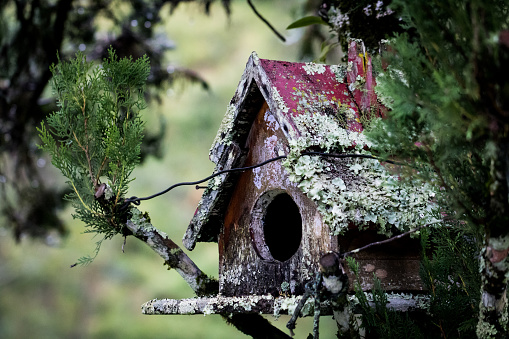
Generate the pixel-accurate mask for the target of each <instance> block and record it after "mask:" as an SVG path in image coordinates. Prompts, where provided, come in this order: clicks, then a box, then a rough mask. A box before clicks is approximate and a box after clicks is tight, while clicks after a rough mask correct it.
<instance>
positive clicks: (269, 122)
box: [219, 105, 337, 296]
mask: <svg viewBox="0 0 509 339" xmlns="http://www.w3.org/2000/svg"><path fill="white" fill-rule="evenodd" d="M286 140H287V139H286V138H285V137H284V134H283V132H282V130H281V127H280V125H279V124H278V122H277V121H276V119H275V118H274V116H273V115H272V112H271V111H270V110H269V108H268V106H267V105H264V106H263V107H262V109H261V110H260V112H259V113H258V115H257V118H256V119H255V121H254V122H253V126H252V129H251V132H250V134H249V137H248V139H247V141H246V149H249V152H248V155H247V157H246V162H245V164H244V165H245V166H249V165H252V164H256V163H260V162H262V161H264V160H267V159H269V158H272V157H275V156H278V155H280V154H286V152H287V151H288V144H287V141H286ZM279 194H281V195H288V196H289V197H291V200H293V202H294V203H295V205H296V206H297V208H298V210H297V211H296V210H291V211H290V210H289V209H284V206H283V208H282V209H281V210H280V211H278V213H280V214H281V218H278V219H279V222H280V223H285V222H288V221H290V220H294V218H293V217H291V216H290V215H289V213H293V214H295V213H297V214H299V216H300V218H301V225H295V228H293V229H292V228H291V227H290V228H289V230H288V233H287V234H280V235H279V237H277V239H272V240H274V241H275V243H274V242H273V243H272V247H273V249H272V251H273V252H274V251H275V250H277V249H274V247H276V248H279V247H284V246H285V243H286V242H287V241H288V240H289V238H290V237H291V236H292V234H290V232H300V233H301V234H302V239H301V241H300V246H298V247H297V248H298V249H297V251H296V253H295V254H294V255H291V253H290V254H289V255H290V256H291V258H290V259H289V260H286V261H280V260H277V259H274V257H273V255H272V254H273V253H272V254H271V249H269V248H268V246H267V244H268V243H267V240H268V239H265V237H264V226H266V224H267V223H266V222H265V221H266V220H265V219H264V218H265V217H266V209H267V205H268V204H270V203H271V202H272V201H273V198H275V197H276V196H278V195H279ZM269 226H270V227H274V228H277V227H283V225H277V224H275V225H269ZM329 233H330V232H329V230H328V228H327V227H326V226H324V225H323V222H322V219H321V216H320V214H319V212H318V211H317V209H316V205H315V204H314V203H313V202H312V201H311V200H310V199H309V198H307V197H306V195H304V193H302V191H301V190H300V189H299V188H298V187H297V185H296V184H294V183H292V182H290V180H289V179H288V174H287V173H286V171H285V169H284V168H283V166H282V164H281V163H280V162H274V163H271V164H269V165H267V166H264V167H261V168H258V169H256V170H253V171H246V172H244V173H242V174H241V175H240V176H239V178H238V181H237V183H236V186H235V189H234V191H233V193H232V197H231V200H230V204H229V206H228V208H227V209H226V215H225V221H224V228H223V230H222V232H221V233H220V235H219V258H220V259H219V267H220V268H219V275H220V293H221V294H223V295H225V296H241V295H250V294H257V295H263V294H267V293H271V294H275V295H279V294H284V293H291V294H302V293H303V290H304V283H305V282H306V281H308V280H309V279H311V278H312V275H313V274H314V273H316V272H318V270H319V267H318V260H319V258H320V257H321V255H322V254H323V253H326V252H328V251H331V250H335V249H337V244H336V239H335V237H333V236H331V235H330V234H329ZM276 234H277V233H276ZM274 237H275V236H274ZM283 284H285V285H286V287H287V288H286V289H285V288H284V287H285V285H283ZM282 285H283V286H282Z"/></svg>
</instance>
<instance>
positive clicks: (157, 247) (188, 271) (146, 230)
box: [126, 208, 219, 296]
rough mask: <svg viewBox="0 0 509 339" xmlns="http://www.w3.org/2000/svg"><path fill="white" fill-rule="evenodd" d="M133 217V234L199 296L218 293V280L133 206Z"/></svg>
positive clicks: (131, 224)
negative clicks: (207, 273) (200, 267)
mask: <svg viewBox="0 0 509 339" xmlns="http://www.w3.org/2000/svg"><path fill="white" fill-rule="evenodd" d="M131 211H132V213H133V218H132V219H130V220H128V221H127V224H126V225H127V228H128V229H129V230H130V231H131V232H132V234H133V235H134V236H135V237H136V238H138V239H140V240H141V241H143V242H144V243H146V244H147V245H148V246H149V247H150V248H152V250H154V252H156V253H157V254H159V256H160V257H161V258H163V259H164V263H165V264H166V265H168V266H169V267H171V268H174V269H175V270H176V271H177V272H178V273H179V274H180V275H181V276H182V278H184V280H185V281H186V282H187V284H188V285H189V286H190V287H191V288H192V289H193V291H194V292H195V293H196V295H198V296H206V295H212V294H216V293H218V291H219V284H218V282H217V280H215V279H212V278H210V277H208V276H207V275H206V274H205V273H203V272H202V271H201V270H200V269H199V268H198V266H196V264H195V263H194V262H193V261H192V260H191V258H189V257H188V256H187V254H185V253H184V251H182V249H181V248H180V247H179V246H178V245H177V244H175V242H173V241H172V240H171V239H169V238H168V236H167V235H166V234H164V233H162V232H160V231H159V230H157V229H156V228H155V227H154V226H152V224H151V223H150V222H149V220H148V219H147V217H146V216H142V215H141V212H140V211H139V210H138V209H136V208H133V209H132V210H131Z"/></svg>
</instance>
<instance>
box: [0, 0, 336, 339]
mask: <svg viewBox="0 0 509 339" xmlns="http://www.w3.org/2000/svg"><path fill="white" fill-rule="evenodd" d="M256 5H257V9H258V10H259V11H260V12H261V13H263V15H264V16H265V18H266V19H268V20H269V21H270V22H271V23H272V24H273V25H274V26H275V27H276V28H277V29H278V30H279V31H280V32H283V33H284V35H285V36H286V37H287V38H288V41H287V43H286V44H284V43H282V42H280V41H279V40H278V39H277V37H276V36H275V35H274V34H273V33H272V32H271V31H270V30H269V29H268V28H267V27H266V26H265V25H264V24H263V23H262V22H261V21H260V20H259V19H258V18H257V17H256V16H255V15H254V13H253V12H252V11H251V9H250V8H249V6H248V5H247V3H246V2H244V1H234V2H233V3H232V15H231V16H230V17H229V18H228V17H227V16H226V13H225V11H224V10H223V8H221V6H219V5H215V6H212V7H211V14H210V16H205V15H204V14H203V12H202V9H201V8H200V7H198V6H197V5H196V4H190V5H187V4H182V5H181V6H179V7H178V8H177V10H176V11H175V13H174V14H173V15H171V16H170V15H169V14H168V15H167V16H166V18H165V20H164V24H163V25H161V27H160V29H162V30H165V32H166V33H167V34H168V35H169V37H170V38H171V39H172V40H173V41H174V42H175V43H176V45H177V48H176V50H174V51H171V52H170V53H169V54H168V57H169V58H170V59H171V61H172V63H173V64H176V65H178V66H182V67H187V68H190V69H192V70H194V71H196V72H198V73H199V74H200V75H201V76H202V77H204V78H205V80H206V81H207V82H208V83H209V85H210V91H205V90H203V89H202V88H201V87H200V86H198V85H191V84H186V83H179V84H177V85H176V86H173V87H172V89H170V90H168V91H167V92H166V96H165V97H164V100H163V101H162V103H161V104H157V103H153V104H151V105H150V106H149V108H148V109H147V110H146V111H145V113H144V114H145V120H146V121H147V124H148V126H149V128H154V129H157V128H158V127H159V124H160V121H161V120H160V119H161V118H162V117H164V119H165V120H166V122H167V124H166V128H167V133H166V137H165V149H164V157H163V159H162V160H157V159H154V158H149V159H148V160H147V161H145V163H144V164H143V166H141V167H139V168H138V169H137V170H136V171H135V173H134V176H135V177H136V180H135V181H134V182H133V183H132V185H131V189H130V192H129V195H136V196H147V195H150V194H153V193H155V192H158V191H160V190H162V189H164V188H166V187H168V186H170V185H172V184H174V183H176V182H181V181H189V180H197V179H201V178H203V177H205V176H207V175H209V174H211V172H212V170H213V164H212V163H211V162H210V161H209V160H208V150H209V148H210V145H211V143H212V140H213V139H214V137H215V134H216V131H217V129H218V127H219V124H220V122H221V119H222V117H223V115H224V113H225V109H226V106H227V104H228V103H229V101H230V99H231V97H232V96H233V95H234V93H235V89H236V87H237V84H238V81H239V80H240V77H241V75H242V72H243V70H244V67H245V64H246V62H247V60H248V58H249V55H250V54H251V52H252V51H256V52H257V53H258V55H259V56H260V57H261V58H266V59H279V60H287V61H298V44H297V43H296V42H297V40H298V38H299V34H300V33H301V32H300V31H298V30H294V31H285V27H286V26H287V25H288V24H290V23H291V22H293V21H295V19H297V18H298V17H299V15H300V13H299V11H298V10H299V8H300V7H301V5H302V4H301V3H299V2H290V1H277V2H271V1H266V2H262V1H257V2H256ZM293 7H295V9H293ZM48 164H49V161H48ZM47 167H48V168H47V170H48V180H56V181H57V184H63V181H64V180H63V178H61V176H60V174H59V173H57V172H56V171H54V170H53V169H52V168H51V165H47ZM54 178H56V179H54ZM200 196H201V191H196V190H195V189H194V188H193V187H180V188H177V189H176V190H174V191H172V192H170V193H169V194H167V195H164V196H162V197H159V198H157V199H154V200H150V201H146V202H143V203H142V205H141V209H142V210H144V211H148V212H149V213H150V215H151V218H152V222H153V224H154V225H155V226H156V227H158V228H159V229H160V230H162V231H164V232H166V233H167V234H168V235H169V236H170V237H171V238H172V239H173V240H175V241H176V242H177V243H179V244H180V239H181V238H182V236H183V234H184V232H185V230H186V228H187V225H188V223H189V221H190V219H191V217H192V215H193V213H194V210H195V208H196V205H197V203H198V201H199V199H200ZM71 213H72V210H71V209H70V208H68V209H67V210H65V211H64V212H63V217H64V218H65V219H66V221H67V225H68V229H69V230H70V233H69V235H68V236H67V237H66V238H63V239H60V238H58V237H56V236H55V237H54V238H48V239H47V242H48V243H50V244H53V246H48V245H46V244H42V243H41V242H40V241H37V240H31V239H27V238H25V239H22V241H21V242H20V243H19V244H16V243H15V242H14V240H13V238H12V236H11V234H10V233H9V232H8V231H7V230H5V229H3V228H2V227H1V225H0V338H239V337H245V336H244V335H242V334H241V333H240V332H238V331H237V330H236V329H235V328H233V327H231V326H228V325H227V324H226V323H225V322H224V321H223V320H222V319H221V318H220V317H219V316H216V315H209V316H206V317H204V316H202V315H195V316H144V315H142V314H141V310H140V305H141V304H143V303H144V302H146V301H148V300H150V299H153V298H188V297H193V292H192V291H191V289H190V288H189V287H188V286H187V285H186V283H185V282H184V281H183V280H182V279H181V278H180V276H179V275H178V274H177V273H176V272H175V271H168V270H166V267H165V266H163V265H162V263H163V261H162V260H161V259H160V258H159V257H158V256H157V255H156V254H155V253H153V252H152V251H151V250H150V249H148V248H147V247H146V246H145V245H144V244H142V243H138V242H137V241H136V239H134V238H133V239H129V238H128V239H127V244H126V246H125V253H122V243H123V239H122V238H114V239H112V240H111V241H107V242H104V243H103V246H102V249H101V251H100V253H99V256H98V257H97V258H96V260H95V261H94V262H93V263H92V264H91V265H90V266H87V267H75V268H72V269H71V268H69V267H70V265H71V264H73V263H74V262H75V261H76V260H77V259H78V258H79V257H81V256H83V255H87V254H92V252H93V250H94V242H95V241H94V239H93V238H92V237H91V236H90V235H88V234H83V233H82V232H83V231H84V227H83V225H82V224H81V223H80V222H78V221H74V220H73V219H72V217H71ZM189 255H190V257H191V258H192V259H193V260H194V261H195V262H196V263H197V264H198V266H199V267H200V268H201V269H202V270H204V271H205V272H206V273H208V274H210V275H212V276H215V277H217V270H218V253H217V244H204V243H201V244H198V246H197V248H196V249H195V250H194V251H192V252H191V253H189ZM268 318H269V320H274V319H273V317H271V316H269V317H268ZM287 321H288V317H285V316H282V317H281V318H280V319H279V320H278V321H275V322H274V324H275V325H277V326H278V327H279V328H281V329H285V325H286V322H287ZM311 331H312V319H309V318H308V319H301V320H299V321H298V326H297V331H296V338H305V337H307V335H308V333H310V332H311ZM335 332H336V328H335V323H334V321H333V320H332V318H331V317H323V318H322V319H321V333H320V334H321V336H322V338H329V337H333V336H334V334H335Z"/></svg>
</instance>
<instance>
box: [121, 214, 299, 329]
mask: <svg viewBox="0 0 509 339" xmlns="http://www.w3.org/2000/svg"><path fill="white" fill-rule="evenodd" d="M131 212H132V215H133V217H132V218H131V219H129V220H127V223H126V225H127V228H128V229H129V231H131V232H132V234H133V235H134V236H135V237H136V238H138V239H140V240H141V241H143V242H144V243H146V244H147V245H148V246H149V247H150V248H152V250H154V252H156V253H157V254H159V256H160V257H161V258H163V259H164V263H165V264H166V265H168V266H169V267H171V268H174V269H175V270H176V271H177V272H178V273H179V274H180V276H181V277H182V278H184V280H185V281H186V282H187V284H188V285H189V286H190V287H191V288H192V289H193V291H194V292H195V293H196V295H197V296H199V297H202V296H208V295H213V294H217V293H218V292H219V283H218V282H217V280H215V279H212V278H210V277H208V276H207V275H206V274H205V273H203V272H202V271H201V270H200V269H199V268H198V266H196V264H195V263H194V262H193V261H192V260H191V258H189V256H188V255H187V254H185V253H184V251H182V249H181V248H180V247H179V246H178V245H177V244H175V242H173V240H171V239H169V238H168V236H167V235H166V234H164V233H162V232H161V231H159V230H157V229H156V228H155V227H154V226H152V224H151V223H150V221H149V220H148V217H147V216H143V215H141V212H140V211H139V210H138V209H137V208H132V209H131ZM223 318H224V319H225V320H226V321H227V322H228V323H229V324H231V325H233V326H235V328H237V329H238V330H239V331H241V332H242V333H244V334H247V335H250V336H252V337H253V338H290V337H289V336H288V335H286V334H285V333H284V332H282V331H281V330H279V329H278V328H277V327H274V326H272V325H271V324H270V322H269V321H267V320H266V319H265V318H264V317H262V316H261V315H259V314H234V315H232V316H231V317H228V316H223Z"/></svg>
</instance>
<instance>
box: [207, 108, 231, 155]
mask: <svg viewBox="0 0 509 339" xmlns="http://www.w3.org/2000/svg"><path fill="white" fill-rule="evenodd" d="M236 113H237V109H236V107H235V105H232V104H230V105H228V108H227V109H226V114H225V116H224V118H223V121H222V122H221V126H220V127H219V130H218V131H217V134H216V137H215V139H214V141H213V142H212V147H211V148H210V151H209V154H210V155H211V157H212V153H213V151H214V150H215V148H216V147H217V145H218V144H220V143H221V144H223V145H230V144H231V142H232V138H233V123H234V121H235V116H236Z"/></svg>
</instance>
